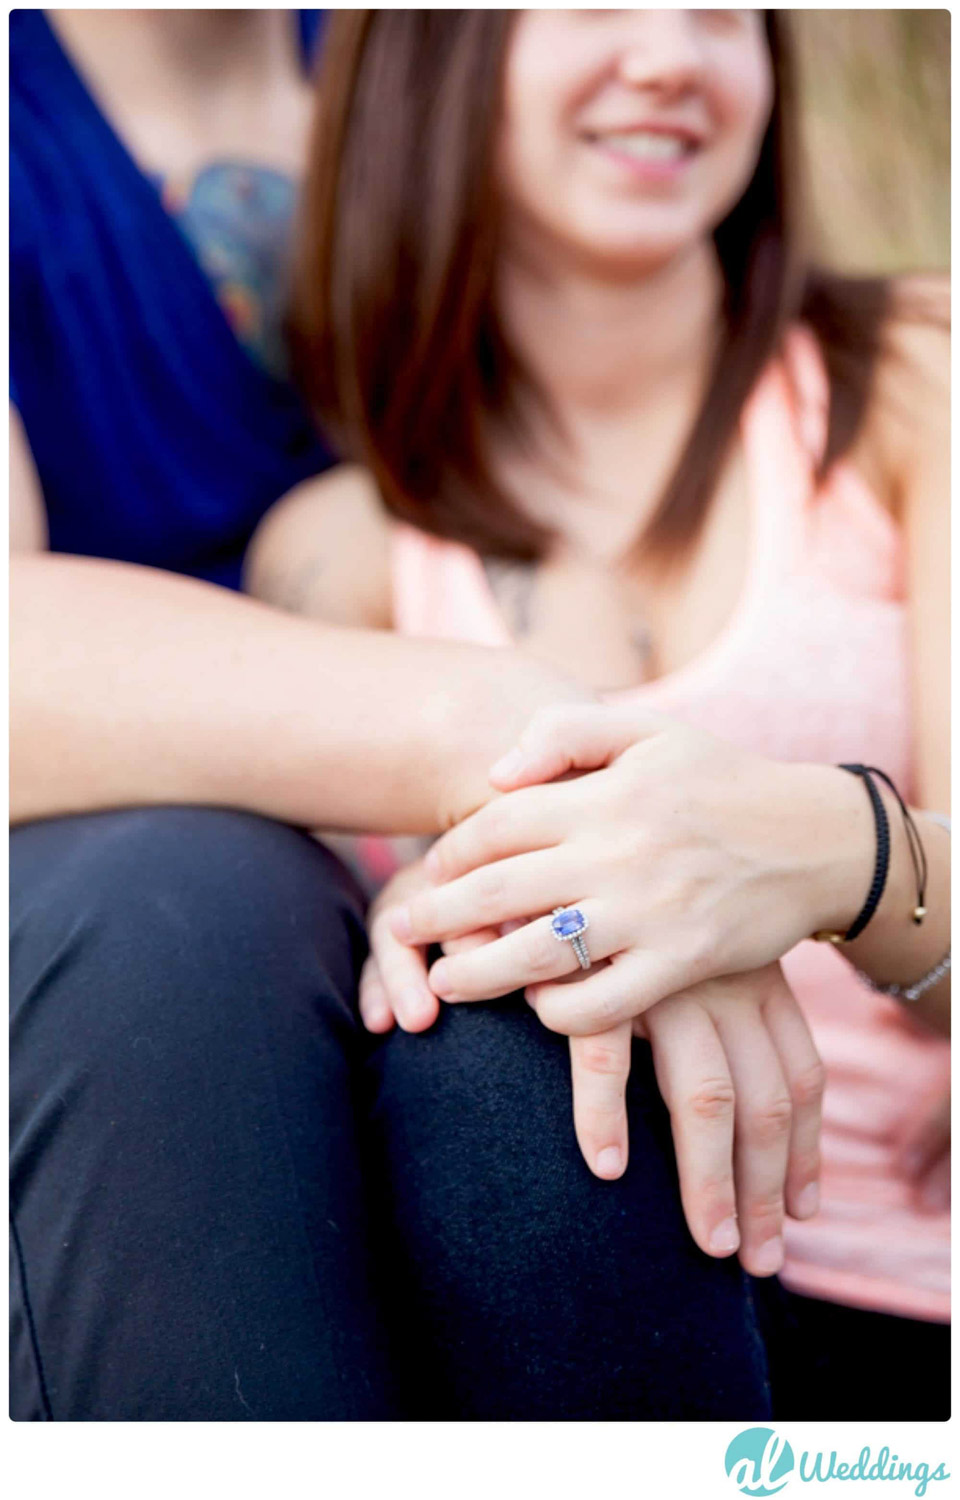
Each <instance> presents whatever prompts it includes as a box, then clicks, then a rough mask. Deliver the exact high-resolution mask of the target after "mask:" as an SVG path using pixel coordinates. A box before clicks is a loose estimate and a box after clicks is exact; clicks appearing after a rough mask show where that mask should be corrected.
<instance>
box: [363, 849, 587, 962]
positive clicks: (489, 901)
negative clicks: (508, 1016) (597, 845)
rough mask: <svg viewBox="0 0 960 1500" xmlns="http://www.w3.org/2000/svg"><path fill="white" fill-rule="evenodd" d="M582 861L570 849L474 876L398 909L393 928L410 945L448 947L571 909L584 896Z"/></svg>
mask: <svg viewBox="0 0 960 1500" xmlns="http://www.w3.org/2000/svg"><path fill="white" fill-rule="evenodd" d="M583 883H584V871H583V863H582V859H581V862H580V864H579V865H578V864H577V863H576V861H575V858H574V855H573V853H572V851H571V849H570V848H569V846H561V847H560V848H556V849H538V850H537V851H536V852H534V853H532V854H518V855H515V856H514V857H513V858H512V859H501V860H497V861H496V862H495V863H494V864H490V865H483V866H481V868H480V869H479V870H471V871H470V873H469V874H467V875H461V876H460V877H459V878H458V879H457V880H451V881H449V882H448V883H447V884H445V885H437V886H432V887H430V888H428V889H426V890H422V891H418V892H417V894H416V895H415V896H411V898H410V900H409V901H408V902H407V904H406V906H402V907H394V908H393V910H392V912H391V916H390V928H391V931H392V932H393V933H394V935H395V936H396V937H398V938H400V939H401V941H403V942H408V943H418V944H419V943H443V942H446V941H447V939H448V938H455V937H460V936H461V935H462V934H463V933H466V932H473V931H475V930H476V929H477V928H478V927H494V926H499V925H500V923H501V922H512V921H516V920H517V919H518V918H521V917H528V916H531V915H535V914H537V913H539V912H546V911H552V910H553V908H554V907H555V906H567V905H568V904H569V903H571V902H575V901H577V900H578V899H579V898H580V897H581V896H582V895H583Z"/></svg>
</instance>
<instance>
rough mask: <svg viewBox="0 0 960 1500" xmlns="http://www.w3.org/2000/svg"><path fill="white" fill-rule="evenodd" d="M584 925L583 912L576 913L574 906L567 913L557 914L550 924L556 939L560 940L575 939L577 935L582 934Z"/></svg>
mask: <svg viewBox="0 0 960 1500" xmlns="http://www.w3.org/2000/svg"><path fill="white" fill-rule="evenodd" d="M586 925H587V924H586V922H585V921H584V917H583V912H582V911H578V910H577V908H576V907H575V906H572V907H571V908H570V910H569V911H561V912H558V913H557V915H556V916H555V917H554V919H553V922H552V923H551V926H552V927H553V930H554V932H555V933H556V934H557V937H561V938H571V937H576V935H577V933H578V932H582V931H583V929H584V928H585V927H586Z"/></svg>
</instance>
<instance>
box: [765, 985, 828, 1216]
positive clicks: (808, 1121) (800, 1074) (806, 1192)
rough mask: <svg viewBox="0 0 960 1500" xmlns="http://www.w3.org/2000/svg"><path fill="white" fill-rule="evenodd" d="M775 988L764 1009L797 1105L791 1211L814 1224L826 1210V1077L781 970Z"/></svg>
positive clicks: (790, 1168)
mask: <svg viewBox="0 0 960 1500" xmlns="http://www.w3.org/2000/svg"><path fill="white" fill-rule="evenodd" d="M770 982H771V985H772V992H771V994H770V997H769V999H768V1000H766V1001H765V1003H764V1005H763V1018H764V1020H765V1021H766V1024H767V1030H768V1032H769V1033H770V1038H771V1040H772V1042H773V1045H774V1047H775V1048H776V1052H777V1056H778V1057H779V1059H780V1067H781V1069H782V1070H783V1076H784V1078H785V1079H786V1081H787V1089H788V1091H789V1094H790V1099H791V1104H792V1116H791V1122H790V1144H789V1147H788V1158H787V1182H786V1207H787V1213H788V1214H790V1215H791V1216H792V1217H793V1218H795V1219H809V1218H810V1217H811V1216H812V1215H813V1214H815V1213H816V1212H817V1210H818V1208H819V1207H820V1124H821V1116H822V1106H823V1091H824V1086H825V1084H826V1075H825V1073H824V1067H823V1063H822V1062H821V1061H820V1054H819V1053H818V1051H817V1048H816V1045H815V1043H814V1040H813V1037H812V1035H811V1033H810V1028H809V1026H808V1025H807V1022H806V1019H805V1018H804V1015H803V1012H802V1011H801V1009H800V1007H799V1005H798V1004H797V1002H796V1000H795V999H794V997H793V994H792V992H791V990H790V988H789V986H788V985H787V982H786V980H785V979H784V977H783V974H782V972H781V970H780V965H779V964H776V965H774V966H773V969H772V972H771V978H770Z"/></svg>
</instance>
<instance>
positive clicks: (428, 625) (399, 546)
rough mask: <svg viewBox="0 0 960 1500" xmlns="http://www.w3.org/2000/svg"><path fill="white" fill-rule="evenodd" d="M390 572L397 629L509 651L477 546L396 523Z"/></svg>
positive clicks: (392, 528)
mask: <svg viewBox="0 0 960 1500" xmlns="http://www.w3.org/2000/svg"><path fill="white" fill-rule="evenodd" d="M390 569H391V583H392V590H393V624H394V629H395V630H398V631H399V632H400V633H401V634H403V635H414V636H440V637H445V638H446V639H448V640H451V639H452V640H461V641H471V642H473V643H474V644H475V645H481V646H509V645H510V636H509V633H508V631H507V628H506V625H505V623H504V621H503V620H502V618H501V617H500V614H499V611H498V610H497V609H496V607H495V605H494V602H493V596H492V594H491V592H490V588H489V585H488V584H487V579H486V575H485V573H484V570H483V563H482V562H481V560H480V558H479V556H478V555H477V553H476V552H474V551H473V549H472V548H471V547H467V546H464V545H463V543H461V542H452V541H447V540H445V539H444V538H442V537H437V536H432V535H431V534H430V533H428V532H426V531H420V530H419V528H418V527H416V526H409V525H407V524H406V523H405V522H403V521H394V522H392V523H391V535H390Z"/></svg>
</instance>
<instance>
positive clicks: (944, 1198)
mask: <svg viewBox="0 0 960 1500" xmlns="http://www.w3.org/2000/svg"><path fill="white" fill-rule="evenodd" d="M916 1199H917V1203H918V1205H919V1206H920V1208H921V1209H922V1210H923V1211H924V1212H925V1213H930V1214H937V1213H944V1212H945V1211H946V1210H947V1209H948V1208H949V1207H950V1153H949V1151H946V1152H945V1153H944V1154H943V1155H942V1156H940V1157H938V1158H937V1160H936V1161H934V1162H931V1163H928V1166H927V1170H926V1171H925V1172H924V1174H923V1176H922V1177H921V1178H920V1179H919V1180H918V1182H917V1185H916Z"/></svg>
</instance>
